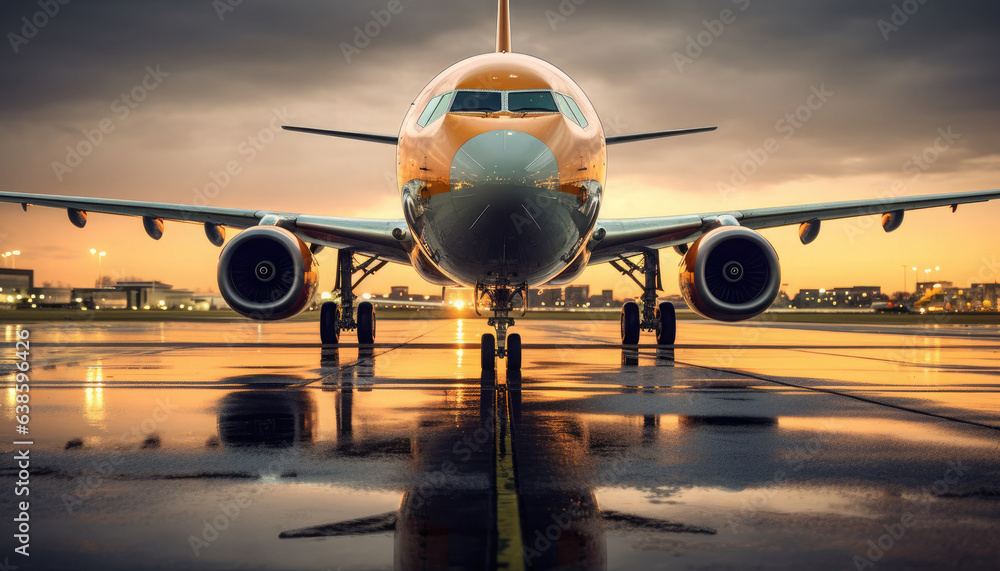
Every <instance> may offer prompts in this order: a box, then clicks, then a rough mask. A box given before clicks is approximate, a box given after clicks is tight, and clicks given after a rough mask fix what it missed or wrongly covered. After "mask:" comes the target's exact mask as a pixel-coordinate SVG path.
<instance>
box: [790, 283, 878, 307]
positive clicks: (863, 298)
mask: <svg viewBox="0 0 1000 571" xmlns="http://www.w3.org/2000/svg"><path fill="white" fill-rule="evenodd" d="M881 295H882V288H881V287H880V286H854V287H838V288H834V289H830V290H827V289H801V290H799V293H798V294H797V295H796V296H795V297H794V298H793V299H792V300H791V305H792V306H793V307H796V308H798V309H848V308H858V307H869V306H871V304H872V302H875V301H878V299H879V298H880V297H881Z"/></svg>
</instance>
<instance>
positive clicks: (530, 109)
mask: <svg viewBox="0 0 1000 571" xmlns="http://www.w3.org/2000/svg"><path fill="white" fill-rule="evenodd" d="M507 110H508V111H510V112H511V113H558V112H559V108H558V107H556V102H555V99H553V98H552V92H551V91H511V92H510V93H508V94H507Z"/></svg>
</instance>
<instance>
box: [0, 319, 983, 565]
mask: <svg viewBox="0 0 1000 571" xmlns="http://www.w3.org/2000/svg"><path fill="white" fill-rule="evenodd" d="M22 329H26V330H28V331H29V332H30V351H29V355H28V361H29V363H30V366H31V368H30V370H29V371H28V372H27V374H28V375H29V379H30V393H29V394H30V422H29V423H28V424H27V426H28V428H29V434H27V435H17V434H16V433H15V431H14V428H15V426H16V425H17V423H18V422H17V417H18V415H19V413H18V412H16V408H15V407H16V406H17V405H18V404H19V403H18V400H17V399H18V396H19V395H20V394H23V392H19V391H18V388H17V385H18V384H19V383H17V381H16V376H15V375H16V373H17V372H18V371H16V370H15V364H16V363H18V362H19V361H20V359H19V358H18V356H17V354H16V353H17V348H16V346H15V343H16V341H17V338H18V337H17V336H18V332H19V331H20V330H22ZM486 331H487V329H486V327H485V320H462V321H458V320H433V321H423V320H403V321H392V320H381V321H380V322H379V341H380V343H379V344H377V345H376V346H375V347H374V348H367V349H366V348H358V347H357V346H344V347H342V348H340V349H337V350H331V349H322V348H321V347H320V346H319V345H318V344H316V336H317V333H316V325H315V324H313V323H275V324H266V325H263V326H258V325H256V324H250V323H238V324H231V323H230V324H219V323H162V324H161V323H127V324H125V323H114V324H112V323H99V322H91V323H31V324H25V325H23V326H17V325H6V326H0V351H2V354H0V378H2V379H3V383H4V384H3V391H4V394H3V395H2V396H0V398H2V401H3V406H2V411H3V413H2V416H3V426H4V429H3V430H4V432H5V434H4V437H3V439H2V441H0V450H2V452H3V454H2V461H0V477H2V479H3V481H4V482H5V485H4V486H3V492H2V493H0V513H2V515H3V521H4V523H3V524H2V527H3V529H2V532H3V533H2V537H3V542H2V545H3V547H4V549H3V551H2V552H0V564H3V563H4V562H5V560H6V561H8V562H9V564H10V565H11V567H10V568H11V569H13V568H14V567H13V566H18V567H19V568H20V569H22V570H25V571H28V570H34V569H67V568H68V569H289V570H298V569H303V570H305V569H308V570H318V571H322V570H348V569H366V570H367V569H392V568H396V569H425V568H426V569H489V568H504V569H522V568H531V569H661V568H670V569H712V570H721V569H837V570H839V569H997V568H1000V329H998V328H995V327H963V326H949V325H940V326H929V327H921V326H900V327H894V326H860V325H853V326H846V325H845V326H838V325H789V324H768V323H757V324H737V325H725V324H715V323H707V322H681V323H680V324H679V334H678V339H679V342H680V343H681V344H680V345H678V346H677V348H676V349H674V350H666V349H657V348H656V347H653V346H641V347H640V348H639V349H638V350H630V351H623V350H622V348H621V347H620V346H617V345H616V344H615V338H616V336H617V323H616V322H578V321H524V322H521V323H519V324H518V326H517V327H516V329H515V330H514V331H517V332H519V333H521V335H522V337H523V338H524V343H525V348H524V367H523V370H522V374H521V376H520V378H508V377H507V375H506V374H505V372H504V371H503V362H502V361H501V362H499V367H498V369H499V370H498V375H497V377H496V378H495V379H493V378H485V379H484V378H483V377H482V375H481V374H480V367H479V350H478V340H479V337H480V335H481V334H482V333H484V332H486ZM644 339H646V338H644ZM14 441H26V442H31V444H30V445H14V444H12V442H14ZM25 450H26V451H28V453H29V454H28V456H29V457H30V468H29V471H30V477H29V479H28V481H27V482H26V483H24V484H17V483H16V482H17V481H21V482H24V480H23V478H22V476H24V474H21V473H20V468H19V467H18V463H19V462H23V460H18V459H15V458H17V457H18V455H22V456H23V454H22V451H25ZM19 488H23V489H28V490H29V493H28V494H25V495H15V491H16V490H17V489H19ZM22 494H23V492H22ZM24 501H28V502H30V506H29V509H28V510H27V514H28V516H27V518H28V527H29V531H28V533H27V534H26V535H27V536H28V537H27V541H28V544H29V547H28V549H27V550H28V551H29V552H30V557H24V556H23V555H21V554H19V553H16V552H15V551H14V550H15V548H16V547H19V546H21V545H22V540H23V539H24V537H23V536H22V538H15V534H17V533H18V529H17V528H18V526H19V525H20V524H19V523H18V522H15V521H12V520H13V519H15V518H18V517H20V518H21V519H24V517H25V516H22V515H21V512H22V510H21V509H20V506H19V505H18V504H19V503H20V502H24ZM22 523H23V522H22ZM22 529H23V528H22Z"/></svg>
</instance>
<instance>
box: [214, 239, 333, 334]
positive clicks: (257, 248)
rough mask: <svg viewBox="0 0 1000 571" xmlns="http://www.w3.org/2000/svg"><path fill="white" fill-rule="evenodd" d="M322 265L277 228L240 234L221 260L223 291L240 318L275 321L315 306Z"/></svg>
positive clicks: (225, 250)
mask: <svg viewBox="0 0 1000 571" xmlns="http://www.w3.org/2000/svg"><path fill="white" fill-rule="evenodd" d="M318 269H319V268H318V264H317V263H316V261H315V260H314V259H313V255H312V252H310V251H309V246H307V245H306V244H305V243H304V242H303V241H302V240H300V239H299V238H298V237H297V236H295V235H294V234H292V233H291V232H289V231H288V230H285V229H284V228H278V227H277V226H255V227H253V228H249V229H247V230H244V231H243V232H240V233H239V234H237V235H236V237H235V238H233V239H232V240H230V241H229V243H228V244H226V247H225V248H224V249H223V250H222V254H221V255H220V256H219V291H220V292H221V293H222V297H223V298H224V299H225V300H226V302H227V303H229V306H230V307H232V308H233V309H234V310H235V311H236V312H237V313H239V314H241V315H244V316H246V317H249V318H251V319H259V320H262V321H275V320H278V319H285V318H286V317H291V316H293V315H296V314H298V313H300V312H301V311H302V310H303V309H305V308H306V307H308V306H309V304H310V303H312V300H313V296H314V295H315V294H316V287H317V284H318V281H319V274H318Z"/></svg>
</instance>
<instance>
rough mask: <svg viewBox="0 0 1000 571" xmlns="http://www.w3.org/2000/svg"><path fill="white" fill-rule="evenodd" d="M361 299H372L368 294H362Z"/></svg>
mask: <svg viewBox="0 0 1000 571" xmlns="http://www.w3.org/2000/svg"><path fill="white" fill-rule="evenodd" d="M361 298H362V299H371V298H372V294H370V293H363V294H361Z"/></svg>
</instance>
